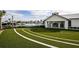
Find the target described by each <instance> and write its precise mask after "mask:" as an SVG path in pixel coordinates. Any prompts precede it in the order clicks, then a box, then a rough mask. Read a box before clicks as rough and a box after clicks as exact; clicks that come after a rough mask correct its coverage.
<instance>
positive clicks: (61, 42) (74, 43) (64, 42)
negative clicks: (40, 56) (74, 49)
mask: <svg viewBox="0 0 79 59" xmlns="http://www.w3.org/2000/svg"><path fill="white" fill-rule="evenodd" d="M22 30H23V29H22ZM23 31H24V32H25V33H28V34H30V35H33V36H36V37H40V38H44V39H47V40H51V41H56V42H60V43H64V44H70V45H75V46H79V44H75V43H71V42H65V41H60V40H56V39H50V38H46V37H43V36H38V35H35V34H32V33H29V32H26V31H25V30H23Z"/></svg>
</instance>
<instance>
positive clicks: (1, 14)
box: [0, 10, 6, 29]
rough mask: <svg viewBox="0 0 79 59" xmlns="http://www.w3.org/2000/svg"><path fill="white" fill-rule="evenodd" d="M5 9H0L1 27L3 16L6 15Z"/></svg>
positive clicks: (0, 25) (0, 26) (0, 27)
mask: <svg viewBox="0 0 79 59" xmlns="http://www.w3.org/2000/svg"><path fill="white" fill-rule="evenodd" d="M5 13H6V12H5V11H4V10H0V29H2V21H1V20H2V17H3V16H4V15H5Z"/></svg>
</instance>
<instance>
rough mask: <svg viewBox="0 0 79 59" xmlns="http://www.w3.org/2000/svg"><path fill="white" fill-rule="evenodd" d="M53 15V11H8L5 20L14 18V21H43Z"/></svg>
mask: <svg viewBox="0 0 79 59" xmlns="http://www.w3.org/2000/svg"><path fill="white" fill-rule="evenodd" d="M51 14H52V11H51V10H6V15H5V16H4V17H3V19H4V20H8V18H11V16H14V20H15V21H18V20H21V21H22V20H23V21H26V20H43V19H45V18H46V17H48V16H50V15H51Z"/></svg>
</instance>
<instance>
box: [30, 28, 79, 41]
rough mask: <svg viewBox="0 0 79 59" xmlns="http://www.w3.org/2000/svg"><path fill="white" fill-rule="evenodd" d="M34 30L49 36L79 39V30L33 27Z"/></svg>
mask: <svg viewBox="0 0 79 59" xmlns="http://www.w3.org/2000/svg"><path fill="white" fill-rule="evenodd" d="M30 30H31V31H33V32H37V33H41V34H45V35H48V36H55V37H60V38H65V39H72V40H79V31H71V30H57V29H45V28H32V29H30Z"/></svg>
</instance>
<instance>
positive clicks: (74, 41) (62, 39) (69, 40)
mask: <svg viewBox="0 0 79 59" xmlns="http://www.w3.org/2000/svg"><path fill="white" fill-rule="evenodd" d="M24 30H26V31H28V32H30V33H32V34H35V35H38V36H43V37H46V38H50V39H57V40H61V41H65V42H70V43H75V44H79V41H78V40H72V39H64V38H59V37H54V36H49V35H45V34H43V33H37V32H33V31H31V30H29V29H24Z"/></svg>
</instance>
